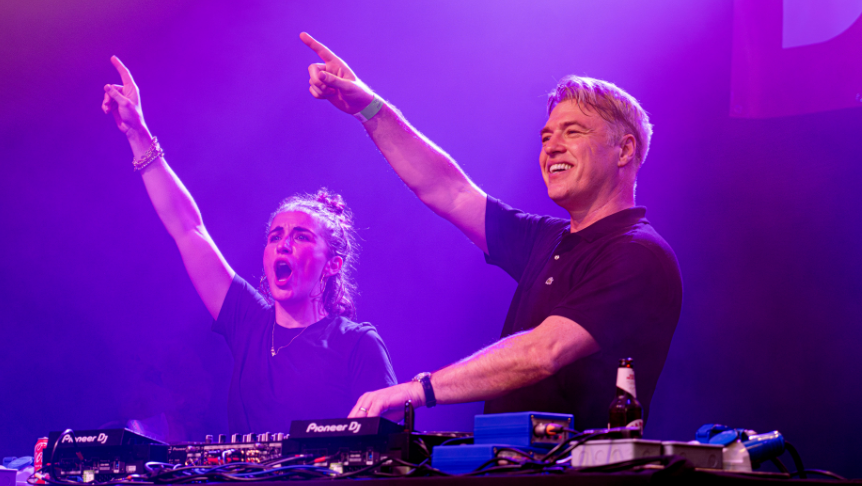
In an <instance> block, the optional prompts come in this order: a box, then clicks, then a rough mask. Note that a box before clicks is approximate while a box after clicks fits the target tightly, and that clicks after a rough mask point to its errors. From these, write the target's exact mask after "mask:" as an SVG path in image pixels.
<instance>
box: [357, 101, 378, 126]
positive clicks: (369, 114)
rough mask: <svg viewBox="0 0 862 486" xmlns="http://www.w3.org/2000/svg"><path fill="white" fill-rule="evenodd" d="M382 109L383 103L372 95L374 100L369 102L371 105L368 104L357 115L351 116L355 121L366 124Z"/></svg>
mask: <svg viewBox="0 0 862 486" xmlns="http://www.w3.org/2000/svg"><path fill="white" fill-rule="evenodd" d="M381 108H383V101H381V100H380V98H378V97H377V95H374V98H373V99H372V100H371V103H369V104H368V106H366V107H365V108H363V109H362V111H360V112H359V113H354V114H353V116H355V117H356V119H357V120H359V121H361V122H362V123H365V122H367V121H368V120H370V119H372V118H374V115H376V114H377V113H379V112H380V109H381Z"/></svg>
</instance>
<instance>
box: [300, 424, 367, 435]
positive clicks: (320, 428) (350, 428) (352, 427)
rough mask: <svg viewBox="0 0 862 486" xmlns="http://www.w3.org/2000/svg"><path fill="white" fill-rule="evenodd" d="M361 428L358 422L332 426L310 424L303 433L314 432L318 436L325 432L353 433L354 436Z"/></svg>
mask: <svg viewBox="0 0 862 486" xmlns="http://www.w3.org/2000/svg"><path fill="white" fill-rule="evenodd" d="M361 428H362V424H360V423H359V422H354V421H351V422H350V423H349V424H332V425H317V424H316V423H314V422H312V423H310V424H308V428H306V429H305V432H306V433H308V432H314V433H318V434H322V433H326V432H345V431H346V432H353V433H354V434H358V433H359V429H361Z"/></svg>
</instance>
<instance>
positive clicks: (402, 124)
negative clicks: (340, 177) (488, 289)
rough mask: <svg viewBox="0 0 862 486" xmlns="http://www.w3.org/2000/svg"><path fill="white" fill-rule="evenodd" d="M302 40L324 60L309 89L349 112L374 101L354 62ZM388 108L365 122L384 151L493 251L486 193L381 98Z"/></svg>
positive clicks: (436, 206)
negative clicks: (352, 66) (487, 226)
mask: <svg viewBox="0 0 862 486" xmlns="http://www.w3.org/2000/svg"><path fill="white" fill-rule="evenodd" d="M300 39H302V41H303V42H304V43H305V44H306V45H307V46H308V47H310V48H311V49H312V50H313V51H314V52H315V53H317V55H318V56H320V59H321V60H322V61H323V63H316V64H312V65H311V66H309V67H308V73H309V84H310V87H309V91H310V92H311V94H312V95H313V96H314V97H315V98H318V99H327V100H329V101H330V102H331V103H332V104H333V105H334V106H335V107H336V108H338V109H339V110H341V111H344V112H345V113H349V114H355V113H359V112H360V111H362V110H363V109H365V108H366V107H367V106H368V105H369V104H371V102H372V101H373V100H374V96H375V95H374V93H373V92H372V91H371V89H369V88H368V87H367V86H366V85H365V84H364V83H362V81H360V80H359V79H358V78H357V77H356V75H355V74H354V73H353V71H352V70H351V69H350V67H349V66H348V65H347V63H345V62H344V61H342V60H341V59H339V58H338V56H336V55H335V54H333V53H332V51H330V50H329V49H328V48H327V47H326V46H324V45H323V44H321V43H320V42H317V41H316V40H314V38H312V37H311V36H310V35H308V34H306V33H304V32H303V33H302V34H300ZM380 101H382V102H383V107H382V108H381V109H380V111H379V112H378V113H377V114H376V115H374V116H373V117H372V118H371V119H369V120H367V121H365V122H364V123H363V125H364V126H365V130H366V131H367V132H368V134H369V135H370V136H371V139H372V140H373V141H374V143H375V144H376V145H377V148H378V149H380V152H381V153H382V154H383V156H384V157H385V158H386V160H387V161H388V162H389V164H390V165H391V166H392V168H393V169H394V170H395V173H396V174H398V177H400V178H401V180H402V181H404V183H405V184H407V187H409V188H410V190H412V191H413V192H414V193H415V194H416V196H418V197H419V199H420V200H421V201H422V202H423V203H425V205H427V206H428V207H429V208H431V210H432V211H434V212H435V213H437V214H438V215H440V216H442V217H443V218H445V219H447V220H448V221H450V222H451V223H452V224H454V225H455V226H457V227H458V229H460V230H461V231H462V232H463V233H464V234H466V235H467V237H468V238H470V240H471V241H473V243H475V244H476V246H478V247H479V248H480V249H481V250H482V251H484V252H485V253H488V244H487V242H486V239H485V201H486V198H487V196H486V194H485V193H484V192H483V191H482V190H481V189H480V188H479V187H478V186H476V185H475V184H473V182H472V181H471V180H470V179H469V178H468V177H467V175H466V174H465V173H464V171H462V170H461V168H460V167H459V166H458V164H457V163H455V161H454V160H452V157H450V156H449V154H447V153H446V152H444V151H443V150H442V149H440V148H439V147H437V146H436V145H434V143H433V142H431V141H430V140H428V139H427V138H426V137H425V136H424V135H422V134H421V133H420V132H419V131H418V130H416V129H415V128H413V127H412V126H411V125H410V124H409V123H408V122H407V120H406V119H404V117H403V116H402V115H401V113H400V112H398V110H396V109H395V108H393V107H392V106H390V105H388V104H387V103H386V102H385V101H383V100H382V99H381V100H380Z"/></svg>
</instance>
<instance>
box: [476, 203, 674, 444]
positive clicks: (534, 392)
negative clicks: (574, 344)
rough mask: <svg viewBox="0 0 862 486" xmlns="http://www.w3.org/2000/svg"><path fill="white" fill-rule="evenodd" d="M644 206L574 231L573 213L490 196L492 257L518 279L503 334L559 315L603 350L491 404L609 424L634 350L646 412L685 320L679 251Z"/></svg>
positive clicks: (493, 409) (579, 423)
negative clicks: (625, 361)
mask: <svg viewBox="0 0 862 486" xmlns="http://www.w3.org/2000/svg"><path fill="white" fill-rule="evenodd" d="M645 214H646V208H643V207H634V208H630V209H625V210H623V211H620V212H618V213H614V214H612V215H610V216H608V217H606V218H604V219H602V220H599V221H597V222H596V223H593V224H592V225H590V226H589V227H587V228H585V229H583V230H581V231H578V232H577V233H571V232H570V224H569V223H570V222H569V220H565V219H560V218H552V217H550V216H538V215H534V214H527V213H524V212H522V211H519V210H516V209H512V208H511V207H509V206H507V205H505V204H503V203H501V202H500V201H498V200H496V199H494V198H491V197H488V202H487V210H486V215H485V235H486V238H487V242H488V252H489V255H485V259H486V261H487V262H488V263H490V264H493V265H497V266H499V267H501V268H502V269H503V270H505V271H506V273H508V274H509V275H511V276H512V278H514V279H515V280H517V281H518V287H517V289H516V290H515V295H514V297H513V298H512V303H511V305H510V306H509V313H508V315H507V316H506V322H505V324H504V326H503V337H505V336H509V335H511V334H514V333H517V332H521V331H525V330H529V329H533V328H534V327H536V326H538V325H539V324H541V323H542V321H544V320H545V319H546V318H547V317H548V316H552V315H556V316H562V317H565V318H568V319H571V320H572V321H575V322H576V323H578V324H579V325H580V326H582V327H583V328H584V329H586V330H587V331H588V332H589V333H590V335H592V337H593V339H595V340H596V342H598V344H599V346H600V347H601V350H600V351H599V352H597V353H595V354H593V355H591V356H588V357H586V358H582V359H579V360H577V361H575V362H573V363H570V364H569V365H567V366H565V367H563V368H562V369H561V370H560V371H559V372H557V374H556V375H554V376H552V377H550V378H548V379H545V380H543V381H541V382H539V383H536V384H534V385H531V386H527V387H524V388H521V389H518V390H515V391H513V392H511V393H509V394H507V395H505V396H502V397H500V398H497V399H494V400H489V401H487V402H486V403H485V412H486V413H500V412H518V411H530V410H535V411H545V412H558V413H571V414H574V416H575V427H576V428H578V429H579V430H583V429H587V428H598V427H606V426H607V423H608V406H609V405H610V403H611V401H612V400H613V398H614V393H615V385H616V370H617V366H618V363H619V359H620V358H627V357H631V358H633V359H634V367H635V378H636V385H637V392H638V393H637V397H638V400H639V401H640V402H641V404H642V405H643V407H644V419H646V418H647V415H648V413H649V404H650V399H651V398H652V395H653V392H654V391H655V387H656V383H657V382H658V378H659V375H660V374H661V370H662V367H663V366H664V362H665V358H666V357H667V352H668V349H669V348H670V342H671V339H672V337H673V332H674V330H675V329H676V324H677V321H678V320H679V314H680V308H681V305H682V278H681V276H680V271H679V264H678V263H677V260H676V256H675V255H674V253H673V250H671V248H670V246H668V244H667V242H665V241H664V239H662V237H661V236H659V234H658V233H657V232H656V231H655V229H654V228H653V227H652V225H650V224H649V222H648V221H647V220H646V218H645V217H644V216H645Z"/></svg>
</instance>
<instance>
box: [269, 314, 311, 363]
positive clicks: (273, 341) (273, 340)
mask: <svg viewBox="0 0 862 486" xmlns="http://www.w3.org/2000/svg"><path fill="white" fill-rule="evenodd" d="M306 329H308V326H305V327H303V328H302V330H301V331H299V334H297V335H296V336H293V339H291V340H290V342H289V343H287V344H285V345H284V346H280V347H279V348H278V349H275V319H273V321H272V347H271V348H270V352H271V353H272V355H273V357H274V356H275V355H277V354H278V353H279V352H280V351H281V350H282V349H284V348H286V347H288V346H290V345H291V344H293V342H294V341H296V338H298V337H299V336H300V335H302V333H304V332H305V330H306Z"/></svg>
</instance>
